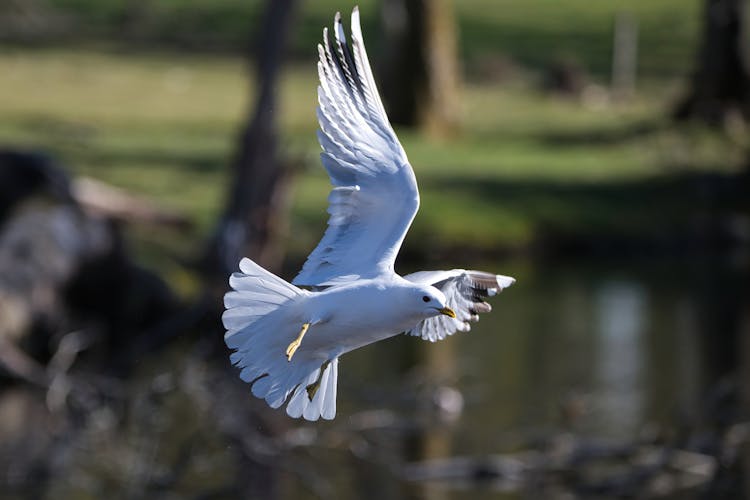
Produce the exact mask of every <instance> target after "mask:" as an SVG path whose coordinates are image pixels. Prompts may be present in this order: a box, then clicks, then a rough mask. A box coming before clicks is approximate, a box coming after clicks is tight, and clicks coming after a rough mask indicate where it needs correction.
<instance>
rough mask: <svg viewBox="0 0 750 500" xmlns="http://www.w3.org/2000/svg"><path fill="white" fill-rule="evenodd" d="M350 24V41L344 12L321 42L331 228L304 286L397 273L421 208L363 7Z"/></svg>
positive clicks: (322, 137) (306, 269) (321, 115)
mask: <svg viewBox="0 0 750 500" xmlns="http://www.w3.org/2000/svg"><path fill="white" fill-rule="evenodd" d="M351 30H352V36H351V44H349V42H347V40H346V37H345V35H344V28H343V26H342V24H341V16H340V15H339V14H338V13H337V14H336V18H335V23H334V31H335V39H334V40H330V39H329V36H328V30H327V29H325V30H323V44H322V45H318V52H319V54H320V62H318V74H319V76H320V86H319V87H318V103H319V106H318V121H319V123H320V130H319V131H318V140H319V141H320V145H321V147H322V148H323V152H322V153H321V154H320V157H321V160H322V161H323V165H324V166H325V168H326V170H327V171H328V175H329V176H330V178H331V184H332V185H333V189H332V191H331V193H330V195H329V197H328V203H329V205H328V213H329V214H330V218H329V219H328V228H327V230H326V232H325V235H324V236H323V239H322V240H321V241H320V243H319V244H318V246H317V247H316V248H315V250H313V252H312V253H311V254H310V256H309V257H308V258H307V261H306V262H305V265H304V266H303V268H302V270H301V271H300V273H299V274H298V275H297V277H296V278H295V279H294V283H295V284H298V285H310V286H314V285H330V284H334V283H340V282H342V281H347V280H353V279H359V278H372V277H375V276H379V275H382V274H384V273H390V272H393V263H394V261H395V259H396V254H397V253H398V250H399V248H400V247H401V243H402V242H403V240H404V236H405V235H406V231H407V230H408V229H409V226H410V225H411V222H412V220H413V219H414V216H415V215H416V213H417V209H418V208H419V192H418V190H417V181H416V179H415V177H414V171H413V170H412V168H411V165H409V161H408V160H407V158H406V153H405V152H404V149H403V148H402V147H401V144H400V143H399V142H398V138H397V137H396V134H395V133H394V132H393V128H392V127H391V125H390V123H389V121H388V117H387V116H386V114H385V110H384V109H383V104H382V102H381V101H380V96H379V95H378V90H377V88H376V87H375V80H374V79H373V76H372V71H371V70H370V63H369V61H368V59H367V53H366V52H365V46H364V44H363V42H362V30H361V29H360V26H359V11H358V9H357V8H356V7H355V8H354V11H353V12H352V23H351Z"/></svg>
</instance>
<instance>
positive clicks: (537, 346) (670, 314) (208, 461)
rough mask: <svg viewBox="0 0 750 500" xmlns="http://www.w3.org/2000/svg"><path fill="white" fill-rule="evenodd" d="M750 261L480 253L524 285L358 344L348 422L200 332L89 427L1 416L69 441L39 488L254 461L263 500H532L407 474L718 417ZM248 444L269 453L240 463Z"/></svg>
mask: <svg viewBox="0 0 750 500" xmlns="http://www.w3.org/2000/svg"><path fill="white" fill-rule="evenodd" d="M746 262H747V260H744V261H742V260H740V259H729V258H727V259H716V260H708V259H707V260H702V261H701V260H697V259H693V260H686V261H675V260H669V261H666V260H656V261H648V260H639V261H627V262H616V261H612V262H602V261H596V262H593V261H585V262H584V261H578V262H561V263H549V264H540V263H530V262H526V261H518V262H500V263H496V264H489V265H487V264H485V265H481V266H480V265H477V266H476V267H478V268H482V269H493V270H495V271H497V272H500V273H503V274H508V275H512V276H515V277H516V278H517V283H516V284H515V285H514V286H513V287H511V288H509V289H507V290H506V291H505V292H503V293H502V294H501V295H499V296H498V297H495V298H493V299H492V305H493V311H492V313H491V314H489V315H484V316H482V319H481V321H480V322H479V323H478V324H476V325H475V326H474V328H473V329H472V331H471V332H468V333H457V334H456V335H454V336H452V337H450V338H449V339H447V340H445V341H443V342H439V343H435V344H431V343H429V342H425V341H421V340H419V339H416V338H410V337H406V336H398V337H394V338H392V339H389V340H387V341H384V342H380V343H378V344H375V345H372V346H368V347H366V348H363V349H360V350H358V351H355V352H353V353H350V354H348V355H346V356H344V357H343V358H342V360H341V364H340V366H339V395H338V415H337V417H336V420H334V421H333V422H317V423H308V422H304V421H296V420H291V419H288V418H286V416H285V415H284V414H282V413H281V412H272V411H270V410H268V409H266V408H265V407H264V406H263V405H259V404H257V403H256V401H255V400H254V399H253V398H252V397H250V396H249V390H247V387H246V386H244V385H243V384H240V383H237V379H236V377H235V373H234V372H233V371H230V370H228V369H227V368H226V365H225V364H224V363H223V362H217V361H207V359H210V358H205V357H204V356H201V355H196V352H199V351H200V349H199V348H197V347H196V346H195V345H193V344H186V345H183V346H178V347H175V348H173V349H171V350H170V353H168V354H166V355H160V356H159V357H158V359H144V360H142V362H141V363H140V365H139V369H138V373H137V376H135V377H134V378H133V380H131V381H128V382H127V383H126V384H125V385H124V387H123V390H124V391H125V396H124V398H123V399H122V400H119V402H118V403H116V404H111V405H103V406H101V407H99V408H98V409H96V411H93V412H91V413H90V414H89V415H87V416H85V417H83V418H82V419H80V420H79V424H81V422H82V424H81V425H82V427H79V428H77V430H70V431H67V430H65V429H67V427H64V426H63V427H62V429H63V430H62V431H61V430H60V429H61V426H60V424H59V422H57V423H55V422H52V423H50V422H51V421H49V420H46V419H44V418H40V417H38V415H39V412H43V411H44V400H43V399H44V398H43V397H41V398H38V400H37V401H36V403H34V402H29V401H28V398H21V399H20V400H17V401H16V400H14V401H15V403H8V402H7V401H6V402H5V403H4V404H2V405H0V414H2V411H6V410H7V409H8V408H13V407H18V405H25V408H27V411H28V412H29V413H28V414H29V415H31V414H35V415H37V417H35V418H34V420H33V423H32V424H30V425H36V426H39V427H38V428H39V429H42V428H43V429H45V432H49V433H50V435H51V436H52V437H51V438H50V439H49V440H48V441H49V442H48V443H47V445H48V446H50V447H51V449H54V450H56V451H55V452H54V453H51V452H46V451H42V452H40V456H42V457H43V458H42V459H41V460H42V461H44V460H49V461H50V463H51V462H53V461H54V464H53V465H49V464H47V465H48V467H49V469H50V473H49V474H50V475H49V476H48V477H44V478H43V480H44V482H43V484H44V485H45V486H44V487H42V488H41V492H40V495H39V497H40V498H58V499H65V498H71V499H72V498H101V495H103V494H104V493H108V492H121V493H122V496H121V498H147V497H148V498H236V497H237V489H232V487H228V486H227V485H228V484H233V483H236V481H237V477H242V476H243V471H244V470H247V471H248V472H247V473H246V474H245V475H246V476H247V477H248V478H249V479H247V480H248V481H250V483H252V484H254V485H256V486H255V487H253V488H252V491H254V492H255V493H254V494H250V491H251V490H250V489H249V490H247V491H248V495H250V497H253V496H255V497H259V498H274V497H277V498H316V497H323V498H378V499H380V498H395V499H399V498H444V499H469V498H472V499H473V498H488V499H489V498H529V495H528V494H526V495H524V494H522V493H518V492H512V491H510V492H509V491H500V490H498V489H495V488H492V487H488V486H486V485H485V486H481V485H476V484H475V485H473V486H472V485H471V484H469V485H463V486H461V487H458V485H459V483H458V482H453V483H451V482H450V481H448V482H447V483H441V484H434V483H429V482H414V481H410V480H408V479H406V478H405V476H406V475H408V474H407V473H406V472H405V471H407V470H408V467H406V465H407V464H409V463H414V462H420V461H423V460H428V459H435V458H445V457H454V456H463V457H472V458H482V457H486V456H489V455H493V454H498V453H509V452H515V451H519V450H523V449H526V448H528V447H529V446H533V443H534V442H538V441H539V440H540V439H545V438H548V437H550V436H556V435H564V434H565V433H574V434H575V435H576V436H583V437H587V438H589V437H590V438H597V439H605V440H625V441H628V440H629V441H634V440H637V439H639V438H640V437H642V436H644V435H648V436H654V435H657V436H658V435H663V436H666V437H670V436H674V435H675V434H676V433H678V432H679V430H680V429H684V428H685V426H689V425H693V424H695V423H696V422H699V421H701V420H702V419H703V420H705V419H707V418H708V419H710V418H713V417H714V415H711V412H712V411H713V410H712V409H711V405H710V404H708V403H707V402H710V401H711V398H712V391H715V388H716V386H717V385H716V384H717V382H718V381H719V380H721V379H722V377H724V376H726V375H727V374H729V375H732V374H736V373H737V371H738V370H739V369H740V368H738V367H740V366H747V364H748V363H749V362H750V361H749V360H748V357H749V356H750V353H747V352H744V353H742V352H740V351H739V349H738V347H739V344H740V342H739V339H740V338H741V335H740V333H739V332H740V331H741V329H742V328H743V327H744V328H748V325H744V326H743V324H742V321H743V319H742V318H743V314H744V313H743V308H744V310H745V311H746V309H747V305H748V303H749V301H748V295H747V287H746V283H747V282H748V280H747V277H748V272H747V267H744V266H746ZM747 317H748V316H747V314H745V316H744V318H745V319H744V321H747ZM216 335H220V332H218V331H217V332H216ZM217 365H221V366H217ZM745 369H746V368H745ZM7 395H8V394H7V393H6V400H7ZM14 397H17V395H16V396H14ZM32 399H33V398H32ZM19 401H20V402H19ZM14 405H15V406H14ZM248 406H249V407H250V410H248V409H247V407H248ZM717 411H719V410H717ZM254 412H260V414H262V415H263V418H261V419H258V418H256V417H255V416H254V415H255V413H254ZM3 421H5V420H3ZM16 425H19V424H18V423H16ZM65 425H68V426H71V428H75V426H76V424H71V423H67V424H65ZM227 429H230V430H229V431H228V430H227ZM0 430H2V429H0ZM4 432H5V433H6V435H7V432H8V429H4ZM233 432H234V435H235V437H233V438H232V439H229V438H227V436H228V435H230V434H232V433H233ZM237 435H239V436H240V437H237ZM268 436H271V438H268ZM268 439H270V440H268ZM243 440H244V441H243ZM61 442H62V443H67V444H65V445H61V444H60V443H61ZM50 443H51V444H50ZM243 443H244V444H243ZM279 443H282V444H279ZM21 444H22V443H21ZM19 446H20V444H19ZM39 446H41V445H39ZM240 448H242V449H244V450H245V452H246V454H248V453H249V454H250V456H251V457H254V458H252V459H251V460H249V461H248V460H247V456H245V459H242V458H239V457H240V456H241V455H242V453H240V451H241V450H240ZM248 449H249V450H250V451H247V450H248ZM12 461H13V458H12V457H9V456H7V455H6V456H5V457H3V462H4V463H9V462H12ZM259 464H260V465H259ZM9 470H10V469H9ZM259 470H260V472H258V471H259ZM15 474H16V476H12V475H11V473H10V472H7V471H6V476H5V478H6V480H8V478H11V479H12V478H15V479H14V480H15V481H16V482H17V484H18V483H19V482H20V484H22V483H23V482H24V479H23V477H25V475H28V474H30V473H28V472H24V471H21V472H18V471H16V472H15ZM257 474H267V476H264V477H261V478H260V479H258V477H257V476H253V475H257ZM19 475H20V477H19ZM251 476H252V477H255V479H253V478H252V477H251ZM28 479H29V477H26V480H28ZM253 481H254V482H253ZM258 484H265V485H266V486H264V487H263V488H260V490H259V489H258V487H257V485H258ZM461 484H463V483H461ZM235 488H237V486H236V485H235ZM39 489H40V488H39V484H37V485H36V488H35V491H37V492H39ZM21 490H23V488H21ZM258 491H261V493H258ZM21 497H22V496H19V498H21ZM531 497H534V496H533V495H532V496H531Z"/></svg>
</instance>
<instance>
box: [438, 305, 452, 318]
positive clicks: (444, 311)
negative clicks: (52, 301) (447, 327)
mask: <svg viewBox="0 0 750 500" xmlns="http://www.w3.org/2000/svg"><path fill="white" fill-rule="evenodd" d="M438 311H440V314H445V315H446V316H450V317H451V318H454V319H455V318H456V313H454V312H453V309H451V308H450V307H443V308H442V309H438Z"/></svg>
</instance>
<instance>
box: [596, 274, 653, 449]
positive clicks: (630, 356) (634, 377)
mask: <svg viewBox="0 0 750 500" xmlns="http://www.w3.org/2000/svg"><path fill="white" fill-rule="evenodd" d="M593 302H594V308H595V313H596V321H595V322H594V325H593V326H594V328H595V331H594V338H596V339H597V340H598V341H597V342H596V344H597V345H596V354H595V359H594V360H593V362H594V366H593V367H592V368H593V370H592V371H593V374H592V377H593V379H594V380H592V383H593V384H594V385H595V387H596V389H595V391H596V392H595V393H594V394H593V398H594V400H595V401H594V406H595V411H596V412H597V413H599V414H600V415H601V418H602V420H606V421H607V422H608V423H609V425H611V426H612V428H613V429H620V430H621V432H624V433H626V434H631V435H632V434H633V433H634V432H637V431H638V429H639V427H642V426H643V422H644V411H645V401H644V396H645V391H644V388H645V387H644V386H645V384H644V380H643V379H644V375H645V373H644V372H645V370H644V365H645V358H646V356H645V354H646V353H645V351H646V349H645V347H646V346H645V345H644V337H645V335H646V332H645V331H644V329H645V325H647V324H648V323H649V317H648V316H647V315H648V307H647V305H648V297H647V292H646V291H645V290H644V288H643V287H641V286H638V284H636V283H634V282H625V281H621V282H608V281H605V282H604V283H602V284H601V285H600V286H599V287H597V289H596V290H595V291H594V297H593Z"/></svg>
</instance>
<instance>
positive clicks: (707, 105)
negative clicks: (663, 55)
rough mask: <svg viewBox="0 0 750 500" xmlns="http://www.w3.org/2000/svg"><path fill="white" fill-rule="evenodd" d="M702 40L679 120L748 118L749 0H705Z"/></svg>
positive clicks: (677, 110) (715, 121) (678, 111)
mask: <svg viewBox="0 0 750 500" xmlns="http://www.w3.org/2000/svg"><path fill="white" fill-rule="evenodd" d="M704 19H705V21H704V32H703V43H702V46H701V49H700V51H699V53H698V61H697V68H696V70H695V72H694V74H693V77H692V81H691V86H690V89H689V91H688V94H687V95H686V96H685V97H684V98H683V99H682V101H680V102H679V103H678V105H677V107H676V108H675V110H674V117H675V118H676V119H678V120H686V119H691V118H697V119H700V120H703V121H705V122H708V123H711V124H714V125H722V124H724V123H726V121H727V119H729V118H732V117H735V116H741V117H744V119H745V120H750V0H706V3H705V18H704Z"/></svg>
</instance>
